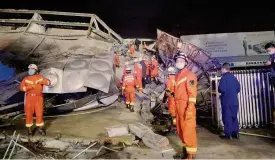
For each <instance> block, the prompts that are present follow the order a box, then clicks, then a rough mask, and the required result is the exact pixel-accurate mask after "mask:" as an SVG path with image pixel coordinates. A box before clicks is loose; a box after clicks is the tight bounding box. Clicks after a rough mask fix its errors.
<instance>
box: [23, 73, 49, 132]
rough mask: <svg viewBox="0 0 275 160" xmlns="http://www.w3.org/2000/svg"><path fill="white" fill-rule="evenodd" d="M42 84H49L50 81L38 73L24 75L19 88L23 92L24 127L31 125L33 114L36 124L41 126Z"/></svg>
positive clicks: (42, 123)
mask: <svg viewBox="0 0 275 160" xmlns="http://www.w3.org/2000/svg"><path fill="white" fill-rule="evenodd" d="M43 85H50V81H49V80H48V79H46V78H44V77H43V76H41V75H39V74H35V75H32V76H28V77H25V78H24V79H23V81H22V83H21V85H20V90H21V91H24V92H26V94H25V107H24V110H25V114H26V127H31V126H32V125H33V114H34V113H35V116H36V126H40V127H41V126H43V125H44V122H43V105H44V104H43V94H42V90H43Z"/></svg>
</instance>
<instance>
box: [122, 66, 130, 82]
mask: <svg viewBox="0 0 275 160" xmlns="http://www.w3.org/2000/svg"><path fill="white" fill-rule="evenodd" d="M128 67H129V62H125V64H124V68H123V75H122V81H123V77H125V75H126V69H127V68H128Z"/></svg>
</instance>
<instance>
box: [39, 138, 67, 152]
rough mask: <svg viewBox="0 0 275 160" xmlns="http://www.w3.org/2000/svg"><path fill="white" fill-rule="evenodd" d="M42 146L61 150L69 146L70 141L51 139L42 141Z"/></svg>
mask: <svg viewBox="0 0 275 160" xmlns="http://www.w3.org/2000/svg"><path fill="white" fill-rule="evenodd" d="M43 146H44V147H46V148H58V149H60V150H61V151H64V150H66V149H67V148H68V147H69V146H70V143H68V142H62V141H59V140H51V141H45V142H43Z"/></svg>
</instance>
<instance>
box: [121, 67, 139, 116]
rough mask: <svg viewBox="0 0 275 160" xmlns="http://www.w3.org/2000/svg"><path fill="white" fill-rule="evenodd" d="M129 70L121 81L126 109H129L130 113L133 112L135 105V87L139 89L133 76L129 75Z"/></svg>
mask: <svg viewBox="0 0 275 160" xmlns="http://www.w3.org/2000/svg"><path fill="white" fill-rule="evenodd" d="M131 71H132V70H131V68H129V67H128V68H127V69H126V73H127V75H126V76H125V77H124V79H123V83H122V92H124V94H125V96H126V108H130V111H131V112H134V105H135V87H137V88H138V87H139V86H138V85H137V82H136V78H135V75H133V74H131Z"/></svg>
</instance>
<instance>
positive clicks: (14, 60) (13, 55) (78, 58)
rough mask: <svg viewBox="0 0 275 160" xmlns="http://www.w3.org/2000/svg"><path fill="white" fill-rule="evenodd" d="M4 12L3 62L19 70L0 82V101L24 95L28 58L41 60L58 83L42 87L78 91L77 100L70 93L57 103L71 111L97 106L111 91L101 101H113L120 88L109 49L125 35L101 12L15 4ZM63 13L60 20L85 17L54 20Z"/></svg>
mask: <svg viewBox="0 0 275 160" xmlns="http://www.w3.org/2000/svg"><path fill="white" fill-rule="evenodd" d="M0 13H1V14H0V15H1V17H0V18H2V19H0V23H1V26H0V59H1V62H2V63H4V64H7V65H9V66H11V67H15V68H16V69H17V72H18V73H20V74H17V75H16V76H15V77H14V78H12V79H10V80H8V81H4V82H1V83H0V87H1V91H2V92H1V93H0V104H5V105H6V104H10V103H15V102H22V101H23V95H22V93H19V91H18V87H19V83H18V82H20V81H21V80H22V79H23V78H24V76H26V72H24V69H25V68H27V65H28V64H30V63H35V64H38V65H39V68H40V69H41V74H42V75H44V76H45V77H47V78H49V79H50V80H51V81H52V82H53V84H54V87H53V88H47V87H44V89H43V92H44V93H53V94H60V93H61V95H62V94H63V93H69V94H70V95H72V94H73V96H74V97H78V99H77V101H71V96H70V97H66V98H65V100H66V99H70V101H69V102H68V101H66V102H64V101H63V102H62V103H64V104H62V105H64V106H62V105H61V106H59V107H58V108H59V110H62V111H64V110H66V111H68V110H69V111H72V110H76V109H78V108H80V107H83V106H84V109H88V108H90V107H94V106H97V105H98V104H99V102H98V100H100V99H104V98H106V97H110V96H111V98H110V99H108V100H103V101H104V102H103V101H102V102H101V103H103V104H105V103H106V104H109V103H112V102H113V101H115V100H116V98H117V92H118V90H117V88H116V85H115V79H116V78H115V69H114V67H113V55H112V52H111V50H112V48H113V46H114V44H117V43H121V42H122V40H123V39H122V38H121V37H120V36H119V35H118V34H117V33H115V32H114V31H113V30H112V29H111V28H110V27H108V26H107V25H106V24H105V23H104V22H103V21H102V20H101V19H100V18H99V17H98V16H96V15H94V14H85V13H69V12H56V11H40V10H36V11H30V10H12V9H1V10H0ZM59 16H61V19H62V20H63V19H66V18H67V19H68V20H71V19H80V20H82V21H83V20H86V22H81V23H80V22H79V20H77V22H64V21H56V19H57V18H59ZM68 17H69V18H68ZM15 18H16V19H15ZM23 18H24V19H23ZM44 18H48V19H49V20H45V19H44ZM53 19H54V20H53ZM89 77H94V78H92V79H91V80H90V78H89ZM87 79H89V80H87ZM76 93H77V94H76ZM17 94H19V95H20V96H19V98H18V96H16V95H17ZM74 94H76V95H77V96H76V95H74ZM112 96H115V97H112ZM15 97H16V98H15ZM49 99H51V97H49ZM111 101H112V102H111ZM91 102H96V104H91ZM88 103H89V106H88V107H87V104H88ZM18 105H19V104H18ZM20 105H22V103H20ZM46 105H47V104H46ZM85 105H86V106H85ZM49 106H52V105H49ZM8 108H9V107H8ZM55 110H58V109H56V108H55ZM1 111H4V109H3V110H2V109H1Z"/></svg>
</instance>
